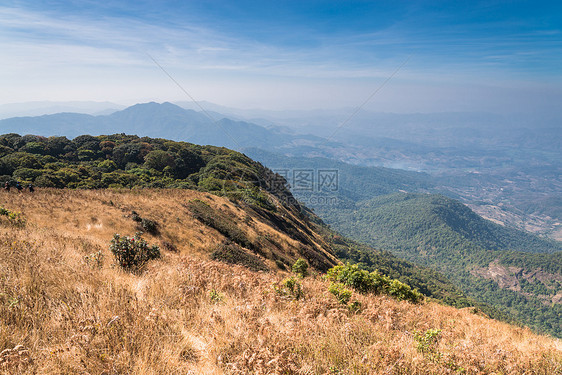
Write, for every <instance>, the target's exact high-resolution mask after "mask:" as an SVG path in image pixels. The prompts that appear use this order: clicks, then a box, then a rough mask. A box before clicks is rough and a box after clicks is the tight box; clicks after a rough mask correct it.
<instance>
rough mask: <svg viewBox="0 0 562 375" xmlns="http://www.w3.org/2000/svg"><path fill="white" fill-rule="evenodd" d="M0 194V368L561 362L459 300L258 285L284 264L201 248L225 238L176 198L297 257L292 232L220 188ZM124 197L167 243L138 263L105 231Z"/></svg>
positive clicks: (259, 369)
mask: <svg viewBox="0 0 562 375" xmlns="http://www.w3.org/2000/svg"><path fill="white" fill-rule="evenodd" d="M0 199H1V204H2V206H4V207H6V208H8V209H10V210H17V211H22V212H23V213H24V215H25V216H26V218H27V225H26V226H25V227H24V228H15V227H12V226H10V225H9V224H8V223H7V222H6V221H5V220H4V219H2V220H1V221H0V224H1V225H0V269H1V270H2V277H1V278H0V302H1V303H0V316H1V317H2V319H1V320H0V333H1V334H0V349H2V350H4V349H6V348H8V349H9V348H16V350H13V351H10V352H7V351H4V352H2V354H0V356H1V358H0V363H1V364H0V371H2V372H4V373H10V374H24V373H25V374H28V373H41V374H60V373H105V374H117V373H135V374H162V373H169V374H186V373H197V374H199V373H204V374H222V373H234V374H237V373H239V374H247V373H254V374H259V373H264V374H265V373H287V374H297V373H300V374H323V373H334V372H336V373H337V372H338V371H339V372H340V373H355V374H362V373H364V374H376V373H381V374H382V373H396V374H397V373H408V374H425V373H458V372H459V371H463V370H464V371H465V372H466V373H543V374H557V373H558V374H560V373H562V372H561V371H562V355H561V354H560V353H561V352H560V351H561V350H562V344H561V342H560V341H558V340H555V339H550V338H547V337H542V336H537V335H535V334H533V333H532V332H531V331H529V330H527V329H522V328H516V327H513V326H509V325H507V324H504V323H500V322H497V321H493V320H489V319H487V318H485V317H482V316H479V315H475V314H473V313H470V311H468V310H457V309H455V308H452V307H445V306H441V305H437V304H434V303H426V304H421V305H412V304H410V303H408V302H398V301H396V300H392V299H389V298H387V297H383V296H363V295H354V299H357V300H359V301H360V302H361V303H362V305H363V310H362V311H361V313H359V314H352V313H350V312H349V311H348V310H347V309H345V308H342V307H341V305H338V303H337V302H336V300H335V298H334V297H333V296H331V295H330V294H329V293H327V283H326V282H325V281H323V280H322V279H321V278H318V277H314V276H313V277H308V278H306V279H304V280H303V282H302V283H303V287H304V293H305V296H304V298H303V299H301V300H298V301H295V300H292V299H289V298H287V297H284V296H282V295H279V294H277V293H276V292H275V291H274V289H273V287H272V285H273V284H276V283H280V282H281V280H282V279H283V278H284V277H285V276H286V275H285V273H284V272H276V271H275V272H265V273H264V272H252V271H250V270H248V269H247V268H245V267H241V266H238V265H227V264H224V263H219V262H214V261H210V260H209V258H208V255H209V252H210V251H211V249H213V248H214V247H215V246H216V244H217V243H220V242H221V241H223V240H224V239H225V238H224V236H223V235H222V234H221V233H219V232H218V231H217V230H215V229H213V228H210V227H208V226H206V225H204V224H202V223H201V222H200V221H199V220H197V219H195V218H194V216H193V213H192V212H191V211H189V209H186V208H185V207H184V205H185V203H186V202H189V201H192V200H193V199H199V200H201V201H204V202H206V203H207V204H209V205H210V206H211V207H213V208H215V209H217V210H221V212H223V213H225V214H229V215H230V217H231V220H232V222H233V223H235V224H236V225H237V226H238V227H239V228H241V229H242V230H244V232H245V233H247V235H248V237H249V238H250V239H252V240H253V239H255V238H257V236H259V235H262V236H264V237H269V238H273V239H274V240H275V242H276V245H271V246H269V245H267V244H266V245H264V247H265V249H266V251H275V250H274V249H277V250H278V251H279V254H278V255H281V254H289V255H286V256H288V257H290V258H291V259H294V258H293V257H292V256H291V255H290V253H291V251H293V252H294V254H295V257H296V256H298V254H297V253H298V242H297V241H295V240H292V239H291V238H290V237H289V236H288V235H286V234H284V233H283V232H280V231H279V230H277V229H276V228H273V227H271V226H270V225H268V223H267V222H266V221H264V220H262V219H260V218H259V216H258V215H257V214H255V213H252V212H249V211H245V210H240V208H238V207H236V206H235V205H233V204H232V203H231V202H230V201H228V200H225V199H223V198H221V197H217V196H213V195H210V194H207V193H202V192H194V191H177V190H166V191H154V190H143V191H134V190H133V191H122V192H117V191H104V190H101V191H68V190H63V191H61V190H42V189H40V190H39V191H37V192H36V194H35V195H33V196H30V195H24V194H19V195H18V194H16V193H14V192H12V193H10V194H9V195H8V194H6V193H3V194H1V195H0ZM132 209H134V210H135V211H137V212H138V213H139V215H141V216H143V217H147V218H151V219H153V220H156V221H157V222H158V223H159V224H160V227H159V228H160V235H158V236H151V235H145V237H146V239H147V240H148V242H149V243H158V242H160V241H163V240H165V241H168V242H170V243H171V244H172V245H174V246H175V247H176V248H177V250H178V251H177V252H170V251H164V253H163V255H164V256H163V258H162V259H160V260H157V261H153V262H152V263H150V264H149V265H148V266H147V268H146V269H145V271H144V272H143V273H142V274H140V275H133V274H129V273H125V272H123V271H121V270H120V269H118V268H116V267H114V266H113V265H112V256H111V255H110V253H109V251H108V243H109V240H110V238H111V236H112V234H113V233H114V232H121V233H122V234H130V233H132V232H133V231H135V223H134V222H133V221H132V220H131V218H130V217H129V216H130V215H129V211H130V210H132ZM285 214H289V213H285ZM247 216H250V217H252V219H251V220H250V219H247ZM258 233H259V234H258ZM303 233H304V232H303ZM309 238H310V240H311V241H314V242H318V244H319V245H321V241H322V240H321V238H319V237H317V236H316V235H314V234H312V235H309ZM100 250H101V251H102V253H103V254H104V255H105V262H104V265H103V267H101V268H100V269H97V268H92V267H90V266H88V265H87V264H86V263H85V261H84V256H85V255H87V254H90V253H92V252H96V251H100ZM326 256H329V254H326ZM265 262H266V263H267V264H268V265H269V266H270V267H271V269H275V267H274V262H273V260H267V259H265ZM213 290H214V291H217V292H218V298H215V299H214V300H213V299H211V298H210V292H211V291H213ZM433 328H435V329H441V330H442V331H441V333H440V334H439V336H438V337H439V340H438V341H437V342H436V344H431V345H426V346H425V348H426V349H428V350H426V351H425V353H424V352H422V351H419V350H417V349H416V347H417V346H418V342H417V341H416V340H415V339H414V332H415V331H416V330H417V331H422V332H425V331H426V330H428V329H433ZM18 345H23V346H22V347H18ZM490 354H493V355H490Z"/></svg>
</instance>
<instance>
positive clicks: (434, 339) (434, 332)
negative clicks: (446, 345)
mask: <svg viewBox="0 0 562 375" xmlns="http://www.w3.org/2000/svg"><path fill="white" fill-rule="evenodd" d="M440 335H441V330H440V329H428V330H427V331H425V332H419V331H414V340H415V341H416V349H417V350H418V352H420V353H423V354H436V353H437V352H438V350H437V349H438V346H439V339H440Z"/></svg>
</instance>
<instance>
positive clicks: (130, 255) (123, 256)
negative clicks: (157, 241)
mask: <svg viewBox="0 0 562 375" xmlns="http://www.w3.org/2000/svg"><path fill="white" fill-rule="evenodd" d="M109 250H110V251H111V252H112V253H113V255H114V256H115V259H116V260H117V264H119V266H121V267H122V268H123V269H125V270H128V271H135V270H140V269H141V268H142V267H143V266H144V265H145V264H146V263H147V262H148V261H149V260H152V259H157V258H160V248H159V247H158V246H157V245H154V246H148V243H147V242H146V241H145V240H144V239H142V238H141V235H140V233H136V234H135V235H134V236H133V237H121V236H120V235H119V234H117V233H116V234H114V235H113V239H112V240H111V244H110V245H109Z"/></svg>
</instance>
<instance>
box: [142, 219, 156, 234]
mask: <svg viewBox="0 0 562 375" xmlns="http://www.w3.org/2000/svg"><path fill="white" fill-rule="evenodd" d="M141 227H142V229H144V231H145V232H148V233H150V234H158V224H157V223H156V222H155V221H154V220H150V219H146V218H142V220H141Z"/></svg>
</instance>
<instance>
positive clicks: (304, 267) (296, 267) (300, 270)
mask: <svg viewBox="0 0 562 375" xmlns="http://www.w3.org/2000/svg"><path fill="white" fill-rule="evenodd" d="M293 272H294V273H296V274H297V275H299V276H300V277H302V278H304V277H307V276H308V263H307V262H306V260H304V259H303V258H299V259H297V261H296V262H295V264H293Z"/></svg>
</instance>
